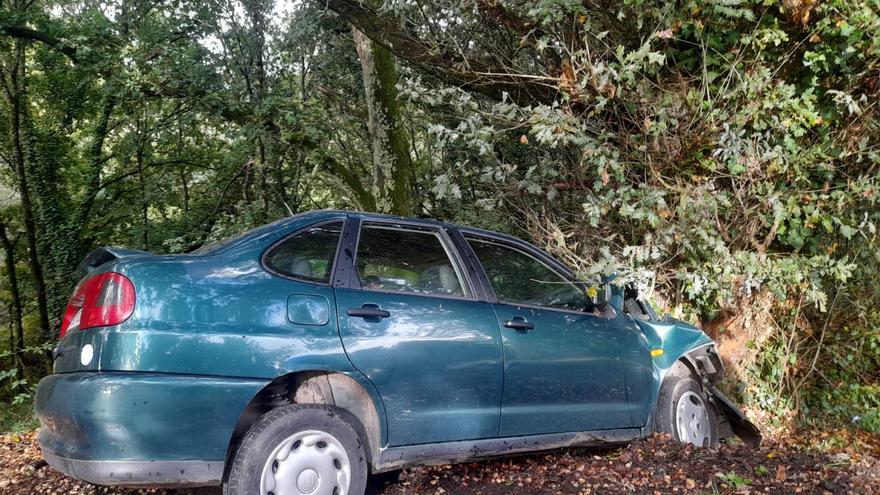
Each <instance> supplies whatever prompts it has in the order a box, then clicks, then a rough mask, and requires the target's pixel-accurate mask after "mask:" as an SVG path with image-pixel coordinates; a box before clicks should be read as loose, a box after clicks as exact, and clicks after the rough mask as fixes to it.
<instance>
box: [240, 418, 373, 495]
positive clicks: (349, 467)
mask: <svg viewBox="0 0 880 495" xmlns="http://www.w3.org/2000/svg"><path fill="white" fill-rule="evenodd" d="M354 421H356V420H355V419H354V418H353V417H351V416H350V415H348V414H345V413H344V411H340V410H339V409H335V408H332V407H327V406H319V405H308V404H293V405H289V406H283V407H279V408H276V409H273V410H271V411H269V412H268V413H266V414H265V415H264V416H263V417H261V418H260V419H259V420H258V421H257V422H256V424H254V426H253V427H251V429H250V430H249V431H248V432H247V434H246V435H245V436H244V439H243V440H242V442H241V443H240V444H239V447H238V449H237V450H236V452H235V456H234V457H233V460H232V466H231V468H230V471H229V477H228V479H227V481H226V483H225V484H224V485H223V493H224V494H225V495H254V494H259V495H363V493H364V490H365V489H366V484H367V456H366V453H365V450H364V445H363V443H362V442H361V439H360V437H359V436H358V434H357V428H356V425H355V424H353V422H354Z"/></svg>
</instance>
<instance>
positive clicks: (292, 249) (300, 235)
mask: <svg viewBox="0 0 880 495" xmlns="http://www.w3.org/2000/svg"><path fill="white" fill-rule="evenodd" d="M341 233H342V221H341V220H340V221H338V222H330V223H325V224H321V225H316V226H313V227H307V228H305V229H303V230H300V231H299V232H297V233H295V234H293V235H292V236H290V237H288V238H287V239H285V240H283V241H282V242H281V243H279V244H277V245H275V246H274V247H272V248H271V249H270V250H269V251H268V252H267V253H266V257H265V261H264V263H265V265H266V268H268V269H269V270H271V271H273V272H276V273H278V274H281V275H284V276H286V277H291V278H295V279H300V280H305V281H307V282H319V283H325V284H326V283H330V274H331V273H332V272H333V259H334V258H335V257H336V246H337V245H338V244H339V237H340V235H341Z"/></svg>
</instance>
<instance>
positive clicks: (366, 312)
mask: <svg viewBox="0 0 880 495" xmlns="http://www.w3.org/2000/svg"><path fill="white" fill-rule="evenodd" d="M345 314H347V315H348V316H354V317H355V318H363V319H365V320H366V319H370V320H381V319H382V318H388V317H390V316H391V313H389V312H388V311H385V310H384V309H379V306H376V305H375V304H364V305H363V306H362V307H360V308H348V310H347V311H346V312H345Z"/></svg>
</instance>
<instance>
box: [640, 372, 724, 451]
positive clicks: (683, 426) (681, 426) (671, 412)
mask: <svg viewBox="0 0 880 495" xmlns="http://www.w3.org/2000/svg"><path fill="white" fill-rule="evenodd" d="M654 430H655V431H659V432H664V433H669V434H671V435H672V438H674V439H675V440H677V441H679V442H682V443H691V444H694V445H696V446H698V447H717V446H718V443H719V441H718V421H717V413H716V411H715V406H714V405H713V404H712V402H711V401H710V400H709V397H708V396H707V395H706V393H705V392H703V387H702V385H701V384H700V382H699V381H698V380H697V377H696V376H694V374H693V373H692V372H691V371H690V369H688V368H687V366H685V365H684V364H682V363H681V362H679V363H677V364H676V365H675V366H673V367H672V369H670V370H669V372H667V374H666V377H665V378H664V379H663V384H662V385H661V386H660V394H659V396H658V397H657V409H656V411H655V413H654Z"/></svg>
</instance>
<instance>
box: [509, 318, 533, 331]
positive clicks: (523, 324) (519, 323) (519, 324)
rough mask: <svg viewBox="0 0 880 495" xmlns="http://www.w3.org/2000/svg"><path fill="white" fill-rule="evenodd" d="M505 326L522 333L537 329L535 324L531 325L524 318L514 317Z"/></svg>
mask: <svg viewBox="0 0 880 495" xmlns="http://www.w3.org/2000/svg"><path fill="white" fill-rule="evenodd" d="M504 326H505V327H507V328H512V329H514V330H518V331H521V332H527V331H529V330H534V328H535V325H534V323H529V322H528V321H526V319H525V318H523V317H522V316H514V317H513V318H512V319H510V320H507V321H505V322H504Z"/></svg>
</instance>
